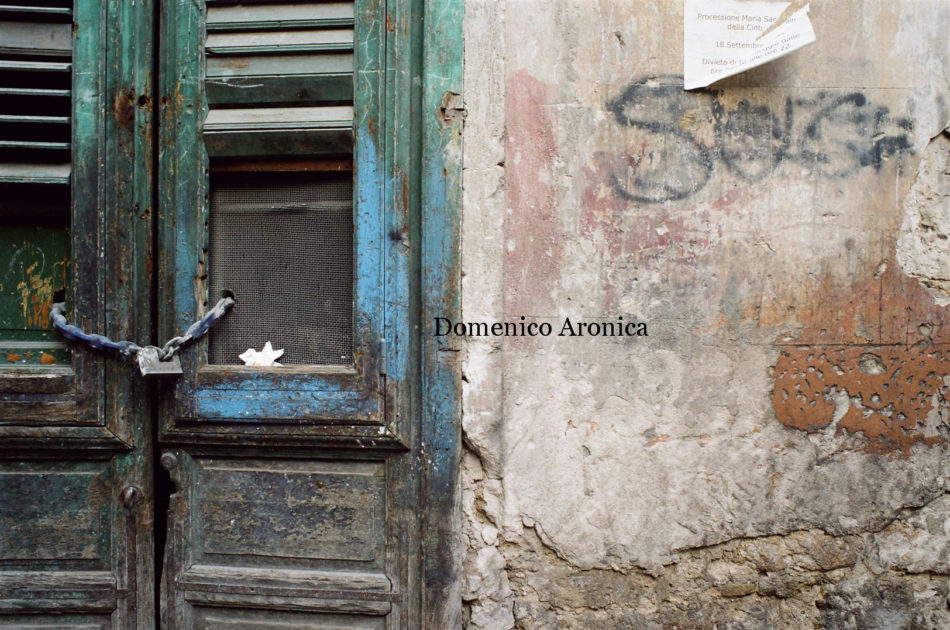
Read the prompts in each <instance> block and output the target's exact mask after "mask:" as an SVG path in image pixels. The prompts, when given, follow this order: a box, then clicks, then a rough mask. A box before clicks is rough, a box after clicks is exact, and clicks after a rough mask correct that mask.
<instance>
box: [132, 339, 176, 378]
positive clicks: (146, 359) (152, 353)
mask: <svg viewBox="0 0 950 630" xmlns="http://www.w3.org/2000/svg"><path fill="white" fill-rule="evenodd" d="M158 352H159V348H156V347H155V346H146V347H145V348H142V349H141V350H139V351H138V352H137V353H136V355H135V360H136V361H138V364H139V371H141V372H142V376H173V375H175V374H181V361H179V359H178V357H177V356H174V355H173V356H172V358H171V359H168V360H167V361H162V360H161V358H159V355H158Z"/></svg>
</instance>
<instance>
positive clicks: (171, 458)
mask: <svg viewBox="0 0 950 630" xmlns="http://www.w3.org/2000/svg"><path fill="white" fill-rule="evenodd" d="M159 461H160V462H161V464H162V468H164V469H165V470H175V469H176V468H178V458H177V457H175V454H174V453H162V458H161V459H160V460H159Z"/></svg>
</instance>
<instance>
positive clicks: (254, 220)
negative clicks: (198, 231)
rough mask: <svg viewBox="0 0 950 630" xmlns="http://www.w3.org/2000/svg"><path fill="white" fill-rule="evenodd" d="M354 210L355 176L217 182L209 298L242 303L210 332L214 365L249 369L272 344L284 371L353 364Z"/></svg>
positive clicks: (241, 177)
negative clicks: (245, 362) (248, 358)
mask: <svg viewBox="0 0 950 630" xmlns="http://www.w3.org/2000/svg"><path fill="white" fill-rule="evenodd" d="M352 207H353V189H352V182H351V178H350V176H349V174H348V173H345V174H335V173H334V174H325V173H316V174H314V173H267V174H263V173H240V174H234V173H228V174H215V175H213V176H212V179H211V212H210V215H211V216H210V225H209V232H210V245H209V252H208V257H209V278H208V279H209V282H210V295H211V299H212V301H214V300H216V299H217V298H218V297H220V295H221V294H222V292H223V291H231V292H232V293H233V294H234V298H235V301H236V305H235V307H234V309H233V310H232V312H231V313H229V314H228V316H227V317H225V318H223V319H222V320H221V321H220V322H218V323H217V324H216V325H215V327H214V328H213V329H212V331H211V336H210V345H209V362H210V363H213V364H218V365H222V364H224V365H241V364H242V362H241V360H240V359H238V355H239V354H241V353H242V352H244V351H245V350H247V349H248V348H256V349H258V350H260V349H261V347H262V346H263V345H264V343H265V342H267V341H270V342H271V343H272V344H273V346H274V348H275V349H276V348H283V349H284V355H283V356H282V357H281V358H280V359H279V361H280V363H282V364H284V365H343V364H347V363H350V361H351V360H352V354H353V210H352Z"/></svg>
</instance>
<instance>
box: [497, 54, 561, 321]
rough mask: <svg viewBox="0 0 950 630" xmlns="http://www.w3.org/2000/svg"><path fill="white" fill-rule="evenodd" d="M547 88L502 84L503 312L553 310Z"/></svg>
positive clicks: (517, 81) (513, 79)
mask: <svg viewBox="0 0 950 630" xmlns="http://www.w3.org/2000/svg"><path fill="white" fill-rule="evenodd" d="M551 95H552V88H551V86H550V85H548V84H546V83H544V82H542V81H540V80H538V79H536V78H535V77H533V76H531V75H530V74H529V73H528V72H527V71H526V70H523V69H522V70H519V71H517V72H515V73H514V74H512V75H511V76H510V77H509V78H508V84H507V98H506V101H505V118H506V121H507V130H508V134H507V142H506V145H507V146H506V148H505V152H506V155H507V158H506V163H505V176H506V179H507V208H508V210H507V216H506V217H505V238H506V242H505V311H506V312H507V313H510V314H516V315H546V314H550V313H551V312H552V310H553V304H554V300H553V297H552V294H553V293H554V289H555V287H556V286H557V283H558V277H559V274H560V269H559V268H560V261H561V256H562V248H561V235H560V233H559V229H558V223H557V219H556V216H555V201H554V192H553V184H552V181H553V178H554V173H553V170H554V166H553V164H554V160H555V158H556V156H557V147H556V140H555V135H554V122H555V121H554V114H553V112H552V110H551V109H550V108H549V107H548V106H549V105H550V103H551Z"/></svg>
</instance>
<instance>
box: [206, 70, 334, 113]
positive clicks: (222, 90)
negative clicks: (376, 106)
mask: <svg viewBox="0 0 950 630" xmlns="http://www.w3.org/2000/svg"><path fill="white" fill-rule="evenodd" d="M206 88H207V94H208V102H209V103H210V104H211V106H212V107H214V106H216V105H244V106H250V105H267V104H271V103H294V104H300V105H311V104H316V103H325V102H341V101H352V100H353V75H352V74H349V73H338V74H321V75H317V74H297V75H293V76H290V77H286V76H281V77H278V76H253V77H212V78H209V79H208V80H207V81H206Z"/></svg>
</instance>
